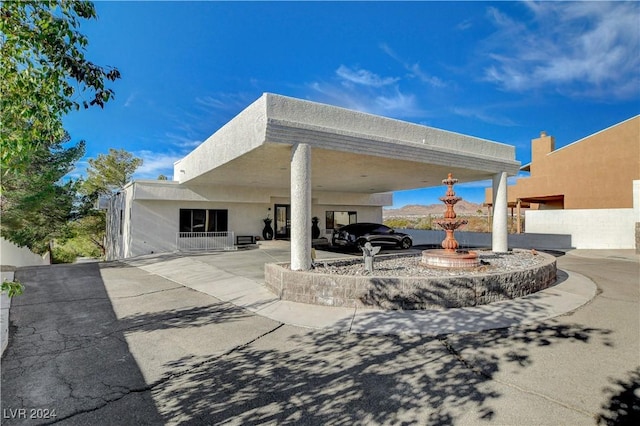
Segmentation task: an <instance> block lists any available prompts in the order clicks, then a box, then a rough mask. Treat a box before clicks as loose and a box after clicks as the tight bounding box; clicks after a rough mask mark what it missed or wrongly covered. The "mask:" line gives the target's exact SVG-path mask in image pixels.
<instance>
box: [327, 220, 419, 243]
mask: <svg viewBox="0 0 640 426" xmlns="http://www.w3.org/2000/svg"><path fill="white" fill-rule="evenodd" d="M367 241H368V242H370V243H371V244H372V245H374V246H383V247H398V248H403V249H408V248H411V246H412V245H413V240H412V239H411V236H409V235H407V234H403V233H402V232H396V231H395V230H393V229H391V228H389V227H388V226H386V225H381V224H379V223H352V224H351V225H345V226H343V227H341V228H338V229H335V230H334V231H333V237H332V239H331V242H332V244H333V245H334V246H337V247H357V248H361V247H363V246H364V244H365V243H366V242H367Z"/></svg>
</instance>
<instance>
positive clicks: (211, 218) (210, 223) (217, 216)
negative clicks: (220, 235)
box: [180, 209, 228, 232]
mask: <svg viewBox="0 0 640 426" xmlns="http://www.w3.org/2000/svg"><path fill="white" fill-rule="evenodd" d="M227 226H228V212H227V210H204V209H180V232H226V231H227Z"/></svg>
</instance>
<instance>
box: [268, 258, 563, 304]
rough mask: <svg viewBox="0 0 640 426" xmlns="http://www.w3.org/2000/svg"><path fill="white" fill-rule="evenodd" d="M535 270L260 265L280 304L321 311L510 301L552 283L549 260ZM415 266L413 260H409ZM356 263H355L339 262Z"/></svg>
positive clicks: (553, 267)
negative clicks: (369, 270)
mask: <svg viewBox="0 0 640 426" xmlns="http://www.w3.org/2000/svg"><path fill="white" fill-rule="evenodd" d="M536 256H540V257H538V258H537V260H536V262H535V264H532V265H529V266H518V267H515V268H513V270H509V271H499V272H490V271H489V272H485V271H483V270H482V268H483V267H480V270H476V271H475V272H473V273H469V271H465V270H458V271H454V272H452V274H453V275H450V276H447V275H439V276H411V275H403V274H402V273H401V271H398V273H397V275H393V274H392V275H389V273H388V271H387V273H386V274H385V275H384V276H382V275H376V271H375V270H374V272H373V274H371V275H364V274H363V275H339V274H332V273H319V272H317V271H316V272H312V271H292V270H291V269H290V268H289V264H288V263H268V264H266V265H265V285H266V286H267V288H269V289H270V290H271V291H272V292H273V293H275V294H276V295H277V296H278V297H279V298H280V299H282V300H289V301H293V302H301V303H309V304H316V305H323V306H342V307H359V308H378V309H394V310H402V309H404V310H420V309H447V308H462V307H468V306H478V305H484V304H488V303H492V302H496V301H499V300H505V299H515V298H518V297H522V296H526V295H528V294H531V293H535V292H537V291H540V290H543V289H545V288H547V287H549V286H551V285H552V284H553V283H554V282H555V280H556V273H557V269H556V260H555V257H553V256H551V255H549V254H546V253H538V254H537V255H536ZM414 258H415V262H416V263H418V262H419V258H417V257H415V256H414ZM376 259H377V258H376ZM341 261H342V262H345V261H351V262H359V263H360V264H361V263H362V261H361V260H360V259H350V260H347V259H342V260H341Z"/></svg>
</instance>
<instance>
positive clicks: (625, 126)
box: [485, 115, 640, 248]
mask: <svg viewBox="0 0 640 426" xmlns="http://www.w3.org/2000/svg"><path fill="white" fill-rule="evenodd" d="M520 170H522V171H528V172H530V174H531V175H530V177H526V178H520V179H518V180H517V182H516V184H515V185H511V186H509V187H508V201H509V205H511V206H514V207H516V208H518V207H519V206H522V207H524V206H526V205H530V210H528V211H526V218H525V223H526V232H528V233H529V232H541V233H565V234H571V235H572V236H573V237H574V238H573V239H574V241H573V243H574V246H575V247H580V248H633V247H634V246H636V244H637V243H636V238H637V232H638V231H637V228H636V225H635V224H636V223H638V222H640V217H639V216H640V208H639V207H638V202H639V201H638V198H640V196H639V194H638V191H639V187H640V115H638V116H635V117H632V118H630V119H628V120H625V121H623V122H621V123H618V124H616V125H614V126H611V127H609V128H607V129H604V130H601V131H599V132H597V133H595V134H593V135H590V136H587V137H586V138H583V139H581V140H578V141H576V142H574V143H571V144H569V145H566V146H564V147H562V148H559V149H557V150H556V149H555V139H554V137H553V136H550V135H547V133H546V132H542V133H541V134H540V137H539V138H536V139H533V140H532V141H531V163H529V164H526V165H524V166H522V167H521V169H520ZM491 197H492V191H491V189H490V188H489V189H487V190H486V193H485V200H486V202H487V204H491V203H490V201H491V199H492V198H491ZM552 210H553V211H552ZM560 210H561V211H560ZM634 235H636V237H634Z"/></svg>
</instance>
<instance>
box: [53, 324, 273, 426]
mask: <svg viewBox="0 0 640 426" xmlns="http://www.w3.org/2000/svg"><path fill="white" fill-rule="evenodd" d="M284 325H285V324H284V323H280V324H278V325H277V326H276V327H274V328H272V329H271V330H268V331H266V332H264V333H263V334H261V335H259V336H257V337H255V338H253V339H251V340H249V341H247V342H245V343H242V344H239V345H236V346H234V347H233V348H231V349H229V350H227V351H226V352H223V353H222V354H220V355H218V356H215V357H212V358H209V359H207V360H205V361H202V362H199V363H196V364H191V365H189V366H188V367H185V368H183V369H182V370H179V371H176V372H173V373H169V374H166V375H165V376H164V377H162V378H160V379H158V380H156V381H155V382H153V383H150V384H147V385H146V386H141V387H138V388H126V387H124V386H118V387H121V388H123V392H120V393H121V395H119V396H117V397H115V398H112V399H108V400H107V399H104V398H102V397H101V398H100V399H102V400H103V401H105V403H104V404H100V405H98V406H96V407H93V408H87V409H84V410H78V411H75V412H73V413H71V414H68V415H66V416H64V417H59V418H56V419H55V420H53V421H51V422H48V423H44V424H55V423H59V422H61V421H64V420H68V419H70V418H72V417H75V416H78V415H81V414H86V413H91V412H94V411H98V410H101V409H102V408H104V407H106V406H107V405H109V404H111V403H113V402H117V401H119V400H121V399H122V398H124V397H126V396H128V395H131V394H136V393H144V392H150V391H152V390H153V389H154V388H156V387H158V386H160V385H162V384H164V383H167V382H168V381H170V380H173V379H176V378H178V377H182V376H184V375H186V374H189V373H191V372H192V371H193V369H196V368H200V367H203V366H205V365H208V364H212V363H214V362H217V361H218V360H220V359H222V358H224V357H227V356H229V355H231V354H233V353H234V352H236V351H238V350H241V349H243V348H246V347H247V346H249V345H251V344H253V343H255V342H257V341H258V340H260V339H262V338H264V337H266V336H268V335H270V334H272V333H274V332H276V331H277V330H278V329H280V328H282V327H283V326H284ZM102 383H103V385H104V382H102ZM106 386H107V387H108V388H110V389H112V388H111V386H109V385H106Z"/></svg>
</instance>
